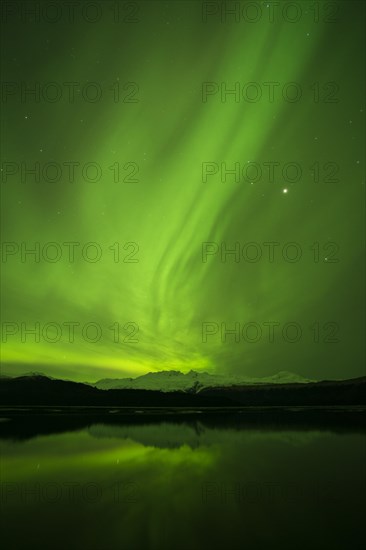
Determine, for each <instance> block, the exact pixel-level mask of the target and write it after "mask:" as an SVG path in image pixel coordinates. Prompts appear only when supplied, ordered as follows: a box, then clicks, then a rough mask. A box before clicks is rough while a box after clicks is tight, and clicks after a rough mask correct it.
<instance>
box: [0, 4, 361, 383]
mask: <svg viewBox="0 0 366 550" xmlns="http://www.w3.org/2000/svg"><path fill="white" fill-rule="evenodd" d="M8 4H9V2H2V10H3V11H2V20H3V23H4V21H5V24H4V25H3V33H2V34H3V37H2V69H1V81H2V90H1V92H2V98H1V101H2V102H1V112H2V128H1V137H2V142H3V145H2V172H1V174H2V181H1V190H2V209H3V221H2V262H3V263H2V333H3V334H2V339H3V346H2V347H3V350H2V355H3V364H4V366H3V369H4V372H5V373H9V374H19V373H24V372H29V371H40V372H43V373H45V374H48V375H51V376H55V377H65V378H69V379H74V380H90V381H93V380H97V379H98V378H104V377H115V378H117V377H124V376H138V375H141V374H144V373H147V372H149V371H158V370H162V369H164V370H168V369H175V370H180V371H182V372H188V371H189V370H191V369H193V370H196V371H202V370H203V371H207V372H212V373H222V374H225V373H227V374H229V373H230V374H238V375H240V374H241V375H243V376H269V375H273V374H276V373H277V372H279V371H283V370H286V371H290V372H293V373H295V374H298V375H301V376H305V377H309V378H315V379H324V378H351V377H356V376H361V375H363V374H364V346H363V334H364V328H365V327H364V317H363V313H362V309H363V304H364V290H363V287H364V285H363V281H364V189H365V187H364V183H365V181H364V149H365V140H364V115H365V112H364V109H365V99H364V98H365V79H364V67H365V50H364V23H365V17H364V11H365V10H364V3H363V2H349V1H347V2H333V3H330V5H329V3H326V2H318V3H317V2H315V3H313V2H295V4H296V5H297V6H298V9H299V10H300V12H301V13H300V12H296V13H295V12H294V11H291V9H290V8H289V10H288V11H286V12H285V15H283V12H282V11H281V10H280V9H279V8H278V10H279V11H278V12H277V11H273V12H272V10H274V9H275V8H274V5H273V4H274V3H273V2H255V3H252V4H255V5H256V6H257V9H260V12H259V11H258V12H257V15H258V14H259V13H260V14H261V15H258V20H257V21H249V20H248V19H255V17H256V13H255V12H254V11H251V9H249V8H248V9H247V10H246V11H242V12H241V13H240V15H241V17H240V19H239V20H238V21H235V18H234V16H230V15H227V18H226V20H225V14H221V13H220V9H221V8H220V6H221V4H218V3H216V2H213V3H211V4H210V6H211V7H208V6H206V5H204V3H203V4H202V3H201V2H194V1H186V2H169V3H168V2H158V1H157V2H154V1H150V2H138V3H133V2H132V3H129V5H128V6H126V4H124V3H122V2H121V3H119V4H118V6H119V8H120V11H119V15H118V14H117V13H116V11H113V10H112V7H113V6H114V5H115V3H112V2H107V1H106V2H99V3H98V2H96V4H98V5H99V7H100V10H101V11H102V13H101V17H100V18H98V20H96V21H95V22H91V21H87V20H86V19H87V18H89V19H93V18H97V15H96V12H95V11H93V10H92V9H91V8H90V12H86V13H84V15H83V14H82V13H81V9H80V8H79V9H75V14H74V20H73V21H69V15H68V13H67V11H66V8H60V9H61V12H60V13H61V17H60V20H57V21H54V22H52V21H49V20H47V18H48V19H52V17H55V18H56V15H57V14H56V15H55V13H56V12H51V8H50V11H49V12H44V13H40V14H38V15H37V14H36V20H34V16H32V15H28V16H27V14H24V13H23V12H22V11H21V9H22V8H21V7H18V8H14V12H11V13H9V14H8V15H6V13H7V12H6V5H8ZM18 4H19V5H20V6H22V5H23V4H27V6H30V5H32V2H25V3H24V2H23V3H21V2H19V3H18ZM39 4H40V5H41V6H46V5H47V4H49V2H40V3H39ZM53 4H54V3H53ZM61 4H62V3H61ZM66 4H67V3H66ZM83 4H85V3H83ZM86 4H87V3H86ZM232 4H234V3H232ZM244 4H245V3H241V6H244ZM280 4H281V6H282V5H284V4H288V3H286V2H281V3H280ZM313 5H314V6H318V8H319V13H317V12H316V11H314V9H311V8H310V6H313ZM326 5H327V6H328V7H326ZM23 7H24V6H23ZM258 7H259V8H258ZM9 9H10V8H9ZM216 9H217V10H218V13H211V12H215V11H216ZM207 10H208V12H207ZM210 10H211V11H210ZM252 10H254V7H253V8H252ZM270 10H271V11H270ZM298 13H300V17H299V20H298V21H293V22H291V21H289V20H288V19H292V20H294V19H296V18H297V14H298ZM47 14H48V15H47ZM271 14H272V15H273V18H272V15H271ZM286 18H287V20H286ZM314 19H315V21H314ZM317 19H319V20H317ZM236 83H237V84H236ZM270 83H272V84H270ZM291 83H292V84H291ZM30 88H33V90H35V91H34V92H33V93H31V92H28V93H27V92H26V89H30ZM225 90H226V92H227V93H226V95H225ZM230 92H231V93H230ZM37 163H38V164H37ZM31 169H33V170H35V172H34V173H30V170H31ZM225 169H226V172H225ZM27 170H28V172H27ZM230 170H231V172H230ZM37 171H38V173H37ZM37 243H38V244H37ZM50 243H51V244H50ZM52 243H53V244H52ZM64 243H69V244H64ZM70 243H74V244H70ZM88 243H89V244H88ZM204 243H206V244H204ZM207 243H209V244H207ZM236 243H237V244H236ZM265 243H267V244H265ZM269 243H272V244H269ZM273 243H275V244H273ZM294 243H295V244H294ZM37 247H38V248H37ZM30 249H34V250H36V252H35V253H34V254H33V255H32V254H30V253H29V254H27V253H26V250H30ZM233 249H234V250H235V253H234V254H226V255H225V251H226V252H228V251H229V250H233ZM37 323H38V325H37ZM71 326H73V327H74V329H73V330H74V335H73V337H72V332H73V330H72V328H71ZM37 327H38V328H37ZM271 327H272V328H273V333H272V332H271V330H272V329H271ZM32 328H33V329H34V328H36V330H37V331H39V335H38V334H36V335H34V334H33V335H32V334H30V333H27V332H26V331H27V330H28V329H32ZM225 328H226V329H227V330H230V329H233V328H235V330H236V331H237V332H236V334H226V335H225ZM117 332H118V335H117ZM117 336H118V337H117ZM36 340H39V341H36ZM52 340H54V341H52ZM91 340H95V342H93V341H91ZM117 340H119V341H117Z"/></svg>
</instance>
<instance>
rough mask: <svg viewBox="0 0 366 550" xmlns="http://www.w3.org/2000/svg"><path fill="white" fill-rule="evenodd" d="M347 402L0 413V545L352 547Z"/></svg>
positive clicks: (354, 426)
mask: <svg viewBox="0 0 366 550" xmlns="http://www.w3.org/2000/svg"><path fill="white" fill-rule="evenodd" d="M362 414H363V413H361V412H360V411H354V412H353V413H346V412H344V411H343V412H342V411H337V413H335V412H334V413H332V414H331V413H329V414H327V413H325V412H322V413H320V412H319V411H315V412H314V411H313V412H312V413H305V412H304V411H300V410H298V411H287V412H280V411H279V410H277V411H275V410H274V411H268V410H267V411H261V412H258V411H257V412H253V411H247V412H245V411H237V412H235V413H225V412H221V413H220V412H219V411H216V412H215V413H211V414H205V413H202V412H194V411H191V412H189V411H185V412H182V411H180V412H179V414H178V413H177V412H174V411H170V412H169V413H166V412H165V413H163V412H161V413H157V412H155V414H151V413H147V412H146V411H140V412H134V413H132V412H131V413H130V414H121V411H114V412H110V411H104V412H103V413H101V412H97V413H95V412H93V414H90V413H88V412H87V411H85V410H80V411H78V412H76V413H75V411H74V412H73V414H65V411H60V410H48V411H42V412H39V411H38V412H36V413H34V411H26V410H25V411H19V410H18V411H16V413H14V411H6V410H3V411H2V412H1V416H2V421H1V422H0V438H1V439H0V444H1V456H2V460H1V507H2V511H1V512H2V513H1V520H2V526H1V543H2V544H4V546H3V548H7V549H9V548H17V549H22V548H27V549H28V548H38V549H43V548H44V549H47V550H48V549H54V548H62V549H69V548H70V549H73V548H75V549H76V548H78V549H79V548H80V549H98V550H108V549H136V550H138V549H141V550H144V549H146V550H148V549H152V550H174V549H187V550H188V549H190V550H195V549H197V550H204V549H206V548H207V549H212V548H213V549H216V548H228V549H235V548H240V549H244V548H246V549H249V550H252V549H257V548H258V549H262V548H263V549H264V548H266V549H270V548H279V549H282V550H285V549H289V550H290V549H291V550H296V549H299V548H301V549H302V548H304V549H305V548H306V549H315V550H318V549H319V550H320V549H332V550H336V549H344V550H346V549H347V550H348V549H358V548H362V547H363V544H364V542H365V527H364V523H365V522H364V519H365V517H364V514H365V507H364V506H365V496H364V495H365V431H364V428H363V421H362Z"/></svg>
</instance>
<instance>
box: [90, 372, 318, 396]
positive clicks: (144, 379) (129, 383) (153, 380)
mask: <svg viewBox="0 0 366 550" xmlns="http://www.w3.org/2000/svg"><path fill="white" fill-rule="evenodd" d="M307 382H314V380H310V379H308V378H303V377H301V376H298V375H296V374H293V373H291V372H287V371H281V372H279V373H278V374H275V375H273V376H269V377H266V378H248V377H242V376H234V375H231V376H230V375H221V374H209V373H207V372H196V371H194V370H191V371H189V372H187V373H186V374H183V373H182V372H179V371H176V370H169V371H160V372H149V373H148V374H144V375H143V376H139V377H137V378H104V379H102V380H98V381H97V382H95V383H94V384H90V385H91V386H95V387H96V388H99V389H103V390H110V389H139V390H159V391H163V392H169V391H177V390H181V391H189V392H195V391H200V390H201V389H203V388H212V387H225V386H242V385H250V384H287V383H307Z"/></svg>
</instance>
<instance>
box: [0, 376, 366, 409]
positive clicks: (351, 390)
mask: <svg viewBox="0 0 366 550" xmlns="http://www.w3.org/2000/svg"><path fill="white" fill-rule="evenodd" d="M365 388H366V377H362V378H355V379H350V380H342V381H323V382H309V383H306V384H304V383H294V384H291V383H286V384H278V383H277V384H261V385H243V386H233V387H227V386H225V387H221V388H220V387H215V388H204V389H201V390H200V391H199V392H198V393H195V392H194V391H188V392H185V391H171V392H168V393H164V392H161V391H155V390H138V389H111V390H101V389H97V388H95V387H92V386H89V385H87V384H82V383H78V382H71V381H66V380H57V379H51V378H48V377H46V376H41V375H35V376H22V377H18V378H1V379H0V400H1V401H0V402H1V404H2V405H3V406H4V405H7V406H18V407H19V406H42V405H43V406H46V405H47V406H49V405H51V406H95V407H102V406H115V407H142V408H144V407H162V408H165V407H195V408H200V407H227V408H230V407H249V406H251V407H253V406H254V407H266V406H313V407H314V406H357V405H366V392H365Z"/></svg>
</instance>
